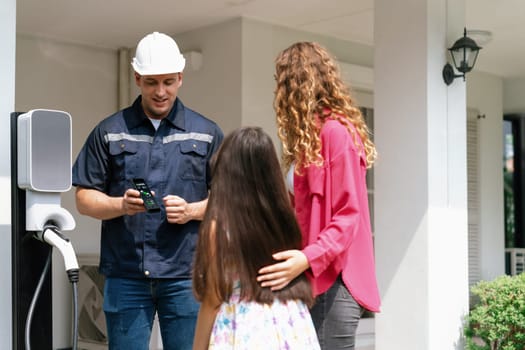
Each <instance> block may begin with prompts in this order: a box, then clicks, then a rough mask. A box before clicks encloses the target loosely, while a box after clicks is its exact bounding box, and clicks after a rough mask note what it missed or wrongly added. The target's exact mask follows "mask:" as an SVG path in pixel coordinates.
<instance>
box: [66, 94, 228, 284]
mask: <svg viewBox="0 0 525 350" xmlns="http://www.w3.org/2000/svg"><path fill="white" fill-rule="evenodd" d="M222 139H223V133H222V131H221V129H220V128H219V127H218V126H217V124H215V123H214V122H213V121H211V120H209V119H207V118H205V117H204V116H202V115H200V114H198V113H196V112H194V111H192V110H191V109H189V108H187V107H185V106H184V105H183V104H182V102H181V101H180V99H179V98H177V99H176V101H175V104H174V106H173V108H172V110H171V111H170V113H169V115H168V116H167V117H166V118H164V119H162V121H161V122H160V125H159V127H158V129H157V130H155V128H154V127H153V125H152V123H151V121H150V120H149V119H148V118H147V117H146V115H145V114H144V111H143V109H142V105H141V97H140V96H139V97H138V98H137V99H136V100H135V102H134V103H133V105H132V106H130V107H128V108H126V109H123V110H121V111H119V112H117V113H115V114H113V115H111V116H109V117H107V118H106V119H104V120H103V121H102V122H100V123H99V124H98V125H97V126H96V127H95V129H94V130H93V131H92V132H91V134H90V135H89V136H88V138H87V140H86V143H85V144H84V146H83V148H82V149H81V151H80V153H79V155H78V157H77V160H76V161H75V164H74V165H73V185H74V186H79V187H83V188H88V189H95V190H99V191H101V192H104V193H106V194H107V195H109V196H116V197H118V196H123V195H124V192H126V190H127V189H129V188H132V187H133V186H132V183H131V180H132V179H133V178H142V179H145V180H146V183H147V184H148V185H149V187H150V189H151V190H152V191H153V192H155V197H156V198H157V199H158V202H159V204H160V205H161V210H160V211H158V212H146V213H139V214H136V215H132V216H128V215H124V216H120V217H116V218H114V219H110V220H103V221H102V233H101V247H100V250H101V254H100V265H99V269H100V272H101V273H102V274H104V275H106V276H108V277H123V278H144V277H146V278H191V268H192V260H193V255H194V251H195V245H196V241H197V234H198V230H199V223H200V222H198V221H189V222H188V223H186V224H183V225H180V224H170V223H168V221H167V218H166V210H165V208H164V205H163V204H162V198H163V197H164V196H166V195H170V194H171V195H177V196H179V197H182V198H184V199H185V200H186V202H188V203H192V202H197V201H201V200H203V199H205V198H207V196H208V189H209V184H210V172H209V161H210V158H211V156H212V155H213V153H214V152H215V151H216V150H217V148H218V147H219V144H220V143H221V142H222Z"/></svg>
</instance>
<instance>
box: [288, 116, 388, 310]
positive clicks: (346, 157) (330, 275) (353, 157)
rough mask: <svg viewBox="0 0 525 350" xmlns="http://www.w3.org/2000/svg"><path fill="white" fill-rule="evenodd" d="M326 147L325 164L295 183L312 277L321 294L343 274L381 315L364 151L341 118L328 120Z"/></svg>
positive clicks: (357, 297)
mask: <svg viewBox="0 0 525 350" xmlns="http://www.w3.org/2000/svg"><path fill="white" fill-rule="evenodd" d="M356 135H357V131H356ZM359 142H361V141H360V140H359ZM321 143H322V150H321V154H322V156H323V159H324V160H325V162H324V165H323V166H321V167H317V166H309V167H307V168H306V169H305V170H303V172H302V173H301V175H297V174H294V181H293V187H294V206H295V211H296V215H297V220H298V222H299V225H300V227H301V231H302V233H303V250H302V251H303V253H304V254H305V255H306V257H307V259H308V262H309V263H310V267H311V268H310V269H309V270H308V271H307V274H308V275H309V277H310V280H311V282H312V287H313V290H314V294H315V295H318V294H322V293H324V292H326V291H327V290H328V289H329V288H330V286H331V285H332V284H333V283H334V282H335V280H336V278H337V276H338V275H339V274H341V273H342V279H343V282H344V284H345V285H346V287H347V288H348V290H349V291H350V293H351V294H352V296H353V297H354V299H355V300H356V301H357V302H358V303H359V304H360V305H361V306H363V307H364V308H366V309H368V310H370V311H373V312H378V311H379V307H380V298H379V292H378V288H377V282H376V274H375V262H374V252H373V242H372V233H371V228H370V215H369V211H368V197H367V189H366V179H365V176H366V158H365V152H364V148H363V146H362V144H361V143H360V147H359V148H358V147H357V146H356V145H355V143H354V136H353V135H351V134H350V133H349V132H348V129H347V128H346V127H345V126H344V125H342V124H341V123H340V122H338V121H337V120H327V121H326V122H325V124H324V125H323V127H322V129H321Z"/></svg>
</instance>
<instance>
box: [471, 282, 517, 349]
mask: <svg viewBox="0 0 525 350" xmlns="http://www.w3.org/2000/svg"><path fill="white" fill-rule="evenodd" d="M472 293H473V294H475V295H476V296H477V297H478V298H479V301H478V302H477V303H476V305H475V306H474V308H473V309H472V310H470V313H469V315H468V317H467V320H466V321H467V322H466V327H465V336H466V340H467V349H468V350H524V349H525V273H522V274H520V275H518V276H512V277H511V276H507V275H504V276H500V277H498V278H496V279H494V280H493V281H488V282H487V281H481V282H479V283H477V284H476V285H474V286H473V287H472Z"/></svg>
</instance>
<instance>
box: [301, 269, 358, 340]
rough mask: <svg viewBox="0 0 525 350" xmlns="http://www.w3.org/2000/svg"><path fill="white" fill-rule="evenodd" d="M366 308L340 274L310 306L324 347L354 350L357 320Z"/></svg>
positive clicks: (318, 335)
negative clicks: (351, 291) (357, 299)
mask: <svg viewBox="0 0 525 350" xmlns="http://www.w3.org/2000/svg"><path fill="white" fill-rule="evenodd" d="M363 311H364V309H363V308H362V307H361V306H360V305H359V304H358V303H357V302H356V301H355V299H354V298H353V297H352V295H351V294H350V293H349V292H348V289H347V288H346V287H345V285H344V284H343V281H342V279H341V277H338V278H337V280H336V281H335V282H334V284H333V285H332V286H331V287H330V289H328V290H327V291H326V292H325V293H324V294H321V295H319V296H317V298H316V300H315V305H314V306H313V307H312V309H311V310H310V313H311V315H312V320H313V322H314V326H315V330H316V331H317V337H318V338H319V344H320V345H321V349H322V350H339V349H345V350H353V349H354V347H355V333H356V330H357V324H358V323H359V319H360V318H361V315H362V314H363Z"/></svg>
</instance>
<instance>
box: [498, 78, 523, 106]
mask: <svg viewBox="0 0 525 350" xmlns="http://www.w3.org/2000/svg"><path fill="white" fill-rule="evenodd" d="M524 92H525V77H520V78H508V79H504V80H503V111H504V112H505V113H525V98H523V97H524V96H525V93H524Z"/></svg>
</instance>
